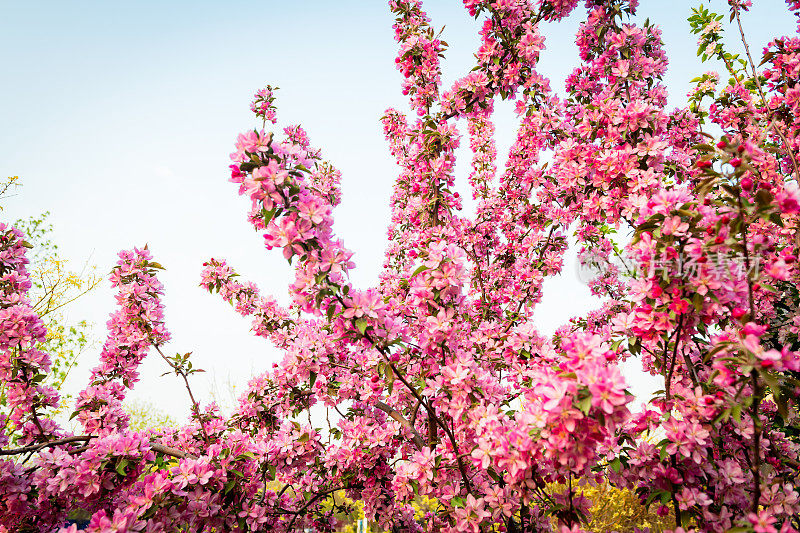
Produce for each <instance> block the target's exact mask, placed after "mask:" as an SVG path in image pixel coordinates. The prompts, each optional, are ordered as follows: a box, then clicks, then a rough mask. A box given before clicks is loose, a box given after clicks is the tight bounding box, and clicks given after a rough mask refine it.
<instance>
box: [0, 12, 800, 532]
mask: <svg viewBox="0 0 800 533" xmlns="http://www.w3.org/2000/svg"><path fill="white" fill-rule="evenodd" d="M787 3H788V8H789V10H790V11H791V12H792V13H794V14H795V15H797V14H798V13H800V2H798V1H797V0H788V2H787ZM577 4H578V1H577V0H536V1H534V0H494V1H491V0H464V5H465V7H466V9H467V10H468V11H469V13H470V15H472V16H473V17H475V19H476V20H478V21H479V23H480V38H481V44H480V48H479V49H478V50H477V52H476V54H475V58H476V65H475V68H474V69H473V70H472V71H471V72H469V73H468V74H467V75H466V76H464V77H463V78H461V79H459V80H458V81H457V82H456V83H455V84H454V85H453V86H452V87H451V88H449V89H445V88H443V87H442V86H441V68H440V59H441V58H442V57H444V52H445V50H446V48H447V44H446V43H445V42H444V41H442V40H441V39H440V38H439V34H438V33H437V32H436V31H435V30H434V28H433V27H432V26H431V22H430V20H429V19H428V17H427V15H426V14H425V12H424V11H423V7H422V4H421V1H420V0H392V1H390V2H389V7H390V9H391V11H392V12H393V13H394V15H395V17H396V21H395V24H394V35H395V39H396V40H397V42H398V44H399V52H398V55H397V59H396V66H397V68H398V69H399V70H400V72H401V73H402V75H403V77H404V82H403V87H402V92H403V94H404V95H406V96H408V97H409V99H410V107H411V110H412V112H413V113H412V114H413V115H416V116H406V115H404V114H403V113H401V112H399V111H397V110H394V109H389V110H388V111H387V112H386V114H385V116H384V117H383V119H382V121H383V126H384V131H385V133H386V138H387V141H388V145H389V150H390V152H391V154H392V156H393V157H394V158H395V160H396V162H397V164H398V166H399V168H400V175H399V177H398V178H397V181H396V185H395V189H394V194H393V196H392V198H391V209H392V215H391V216H392V218H391V225H390V228H389V234H388V246H387V248H386V260H385V264H384V269H383V272H382V275H381V277H380V282H379V284H378V286H376V287H373V288H369V289H366V290H364V289H359V288H357V287H354V286H353V285H352V284H351V283H350V282H349V281H348V280H349V278H348V273H349V271H350V270H351V269H352V268H353V267H354V263H353V254H352V252H351V251H350V250H348V249H347V248H346V247H345V244H344V243H343V242H342V241H341V240H340V239H339V238H338V237H337V236H336V234H335V231H334V226H333V218H332V210H333V208H334V207H335V206H336V205H337V204H338V203H339V201H340V189H339V182H340V173H339V171H338V170H336V168H335V167H334V166H333V165H332V164H331V163H329V162H326V161H325V160H323V159H322V154H321V152H320V150H318V149H316V148H313V147H312V145H311V143H310V141H309V138H308V135H307V133H306V132H305V131H304V130H303V129H302V128H301V127H300V126H289V127H286V128H284V129H283V132H282V134H274V133H270V132H268V131H266V126H267V123H270V124H274V123H275V121H276V117H275V105H274V93H273V89H272V88H270V87H267V88H266V89H264V90H262V91H259V92H258V93H257V94H256V98H255V101H254V102H253V105H252V109H253V111H254V113H255V114H256V116H257V117H258V119H259V122H261V124H260V126H262V127H263V128H264V129H261V128H258V129H255V130H252V131H248V132H247V133H244V134H242V135H240V136H239V137H238V139H237V141H236V150H235V152H234V153H233V154H232V159H233V164H232V165H231V171H232V172H231V181H233V182H234V183H236V184H237V185H238V189H239V193H240V194H242V195H245V196H246V197H248V198H249V199H250V200H251V202H252V204H251V205H252V207H251V209H250V212H249V214H248V218H249V221H250V222H251V223H252V224H253V226H254V227H255V228H256V230H258V231H259V232H260V233H262V234H263V236H264V242H265V244H266V247H267V249H269V250H271V249H278V250H280V252H281V253H283V255H284V257H285V258H286V259H287V260H288V261H289V262H290V263H292V265H293V266H294V281H293V282H292V283H291V286H290V294H291V298H292V303H291V305H290V306H289V307H288V308H283V307H281V306H279V305H278V304H277V303H276V301H275V300H274V299H273V298H271V297H269V296H267V295H262V294H261V293H260V292H259V290H258V288H257V287H256V285H255V284H253V283H251V282H246V281H243V280H242V279H241V278H240V277H239V276H238V275H237V274H236V272H235V271H234V269H233V268H232V267H231V266H230V265H228V264H227V263H226V262H224V261H222V260H219V259H212V260H210V261H208V262H207V263H206V265H205V269H204V270H203V273H202V282H201V284H202V286H203V287H204V288H205V289H207V290H208V291H209V292H212V293H218V295H219V296H221V297H222V299H224V300H225V301H227V302H229V303H230V304H232V305H233V306H234V308H235V309H236V311H237V312H238V313H240V314H241V315H243V316H249V317H251V318H252V320H253V333H255V334H256V335H258V336H260V337H264V338H265V339H267V340H269V341H270V342H272V343H273V344H275V345H276V346H277V347H279V348H280V349H281V350H283V352H284V353H285V355H284V358H283V360H282V361H281V362H280V363H278V364H276V365H274V367H273V368H272V369H270V370H268V371H266V372H264V373H263V374H260V375H258V376H256V377H255V378H254V379H253V380H252V381H251V382H250V384H249V387H248V389H247V391H246V393H245V394H243V395H242V397H241V399H240V401H239V404H238V407H237V408H236V409H235V411H234V412H233V413H232V414H231V415H230V416H226V415H223V414H221V413H220V412H219V411H218V410H217V409H215V408H214V406H213V405H212V406H204V405H203V404H202V403H201V402H200V401H199V399H197V398H195V396H194V395H193V394H192V390H191V387H190V381H191V374H192V373H193V372H194V371H196V369H194V368H192V366H191V361H190V358H189V356H188V355H181V354H178V355H175V356H168V355H166V353H165V350H166V344H167V342H168V341H169V338H170V336H169V333H168V330H167V329H166V326H165V325H164V322H163V315H162V304H161V301H160V296H161V294H162V286H161V284H160V283H159V282H158V280H157V278H156V274H157V271H158V270H159V269H160V268H161V266H160V265H159V264H158V263H156V262H154V261H153V260H152V258H151V256H150V252H149V251H148V250H146V249H144V250H140V249H134V250H132V251H127V252H122V253H121V254H120V261H119V264H118V265H117V266H116V267H115V268H114V270H113V271H112V274H111V282H112V284H113V285H114V286H115V287H116V289H117V291H118V295H117V303H118V306H119V307H118V310H117V311H116V312H115V313H114V314H112V315H111V319H110V320H109V323H108V329H109V335H108V340H107V341H106V343H105V345H104V347H103V350H102V353H101V355H100V363H99V364H98V366H97V367H96V368H95V369H94V371H93V372H92V375H91V379H90V382H89V384H88V385H87V386H86V388H85V389H84V390H83V391H82V392H81V393H80V395H79V397H78V399H77V403H76V406H75V411H74V417H75V420H76V421H77V424H78V425H79V426H80V430H78V431H74V432H73V431H67V430H66V429H64V428H62V427H60V426H59V425H58V424H57V423H56V422H55V421H54V420H53V419H52V417H50V416H49V415H48V413H49V412H50V411H51V410H52V408H53V407H54V406H55V405H56V404H57V403H58V395H57V393H56V392H55V391H53V390H52V389H49V388H47V387H45V386H43V385H42V380H43V376H45V375H46V374H47V372H48V370H49V367H50V359H49V357H48V355H47V354H46V353H43V352H42V351H40V350H39V349H37V346H38V344H39V343H40V342H41V341H42V340H43V339H44V336H45V329H44V327H43V326H42V321H41V320H40V318H39V317H38V316H37V315H36V314H35V313H34V312H33V311H32V309H31V307H30V304H29V301H28V299H27V297H26V293H27V291H28V289H29V287H30V278H29V276H28V273H27V271H26V267H25V265H26V262H27V260H26V257H25V252H26V248H25V242H24V241H23V239H22V235H21V233H20V232H19V231H18V230H16V229H14V228H11V227H8V226H5V225H2V226H0V232H1V233H0V239H2V240H1V241H0V250H2V251H1V252H0V269H1V270H0V275H1V276H2V278H0V283H1V285H0V288H1V289H2V290H0V321H1V322H2V334H0V350H2V353H3V356H2V359H0V374H2V378H3V380H4V382H5V383H6V390H7V396H8V402H7V405H8V409H7V412H5V413H3V414H2V421H3V424H2V427H3V428H4V431H3V433H2V435H0V446H2V450H1V451H0V454H1V455H2V456H3V460H2V461H0V494H2V498H1V499H0V524H1V525H0V530H2V531H15V532H26V531H56V530H58V531H60V532H62V533H72V532H75V531H77V530H78V526H77V525H76V524H72V525H65V524H67V523H68V520H69V518H70V517H71V516H76V513H82V514H84V515H86V516H90V517H91V518H90V520H89V524H88V526H86V531H90V532H112V531H118V532H121V531H126V532H127V531H131V532H148V533H150V532H166V531H192V532H195V531H196V532H200V531H202V532H213V531H299V530H302V529H305V528H311V529H313V530H315V531H333V530H335V529H336V528H337V526H338V524H337V523H336V520H335V516H334V515H335V512H336V511H337V510H338V511H341V509H337V507H338V506H340V505H342V504H340V503H337V500H336V498H335V495H336V494H337V493H340V491H344V492H345V494H346V495H347V497H348V498H351V499H352V500H360V501H362V502H363V505H364V512H365V513H366V515H367V517H369V518H370V519H371V520H375V521H377V522H378V524H379V525H380V527H381V528H383V529H385V530H391V531H394V532H400V531H468V532H489V531H506V532H509V533H511V532H514V533H521V532H533V531H552V530H556V531H571V532H576V531H581V530H582V528H583V527H586V524H588V523H589V520H590V516H589V510H590V508H591V504H592V502H590V501H588V500H587V498H585V497H584V496H582V493H581V492H580V491H579V488H580V487H581V486H583V485H587V484H589V485H591V484H595V483H610V484H612V485H613V486H616V487H619V488H624V489H628V490H630V491H633V492H634V493H635V494H636V495H638V496H639V498H640V499H641V502H642V503H643V504H644V505H646V506H652V507H653V508H654V509H655V510H656V512H657V513H659V514H661V515H671V516H674V522H675V526H674V527H675V531H684V530H691V529H696V530H700V531H726V530H735V531H756V532H759V533H771V532H776V531H781V532H791V531H796V530H797V529H798V528H800V522H799V521H798V515H800V497H799V496H798V475H797V473H798V467H800V462H799V461H798V452H800V423H799V422H798V404H797V402H798V395H800V383H799V382H798V377H800V359H798V355H797V350H798V349H800V340H798V332H800V315H798V305H800V293H799V292H798V288H797V282H798V280H799V276H798V270H797V254H798V246H799V245H800V237H798V236H799V235H800V233H798V215H799V214H800V191H799V190H798V178H800V169H798V161H797V158H798V149H800V114H799V113H798V107H799V106H800V84H798V77H799V76H800V73H799V72H798V70H799V69H800V38H798V37H797V36H790V37H782V38H778V39H775V40H774V41H773V42H772V43H770V44H769V45H768V47H767V48H766V50H765V53H764V55H763V58H762V59H763V60H762V61H761V62H760V64H759V63H757V62H756V59H755V58H754V57H753V56H752V54H751V52H750V49H749V47H748V46H747V42H746V40H745V33H744V31H743V30H742V27H743V26H742V24H743V23H742V18H743V17H745V16H746V11H747V9H748V7H749V2H747V1H744V0H730V1H729V2H728V5H727V6H725V5H724V4H722V6H721V7H723V8H724V10H725V11H726V12H727V13H728V14H729V17H728V19H727V20H725V19H723V16H722V15H718V14H716V13H713V12H711V11H709V10H708V9H707V8H704V7H700V8H697V9H695V11H694V13H693V14H692V17H691V19H690V22H691V25H692V30H693V31H694V32H695V33H697V34H698V35H699V39H700V41H699V47H700V55H701V56H702V58H703V60H707V61H715V62H717V63H718V64H719V65H720V67H721V74H720V73H716V72H707V73H705V74H703V75H701V76H700V77H698V78H697V79H696V80H695V83H696V87H695V89H694V90H693V91H692V92H691V94H690V95H689V96H688V101H687V103H686V106H685V107H683V108H679V109H675V110H671V111H670V110H667V109H666V96H667V94H666V89H665V86H664V84H663V83H662V77H663V75H664V73H665V71H666V68H667V58H666V56H665V54H664V51H663V48H662V42H661V37H660V31H659V29H658V27H657V26H654V25H651V24H650V22H649V21H646V22H644V24H641V25H637V24H634V23H633V22H632V18H631V16H632V15H634V14H635V13H636V11H637V9H638V6H637V1H636V0H587V1H586V2H585V16H584V19H583V20H584V22H583V23H582V24H581V25H580V28H579V30H578V34H577V44H578V48H579V51H580V56H579V57H578V58H577V59H576V61H577V66H576V67H575V69H574V71H573V72H572V74H571V75H570V76H569V77H568V79H567V82H566V90H567V95H566V97H565V98H561V97H559V96H557V95H556V94H555V93H554V92H553V91H552V90H551V88H550V84H549V81H548V79H547V78H546V77H545V76H544V75H543V74H542V73H540V72H539V71H538V70H537V61H538V58H539V54H540V52H541V51H542V50H543V49H544V39H543V37H542V35H541V33H540V31H541V28H542V27H544V26H545V25H549V24H558V22H559V21H560V20H561V19H563V18H564V17H566V16H568V15H570V14H571V13H572V12H573V10H575V9H576V8H577ZM581 16H583V15H581ZM726 30H728V31H732V32H733V36H732V38H733V39H737V40H742V42H743V43H744V46H745V50H746V53H745V54H743V55H742V56H741V57H740V56H739V55H736V54H733V53H731V52H729V51H728V50H727V48H726V46H728V45H727V44H726V39H725V36H724V31H726ZM498 99H513V100H514V101H515V102H516V111H517V114H518V118H519V130H518V133H517V137H516V142H514V144H513V146H512V147H511V149H510V153H509V157H508V162H507V164H506V166H505V168H504V169H503V170H502V171H499V172H498V169H497V167H496V164H495V160H496V148H495V144H494V141H493V133H494V126H493V123H492V113H493V106H494V103H495V102H496V101H497V100H498ZM459 119H463V121H462V123H461V124H462V126H463V124H464V123H466V136H467V138H468V142H469V146H470V148H471V150H472V154H473V157H472V163H471V165H472V166H471V168H472V171H471V173H470V174H469V178H468V181H469V186H470V188H471V191H472V196H473V198H474V200H475V204H476V208H475V213H474V215H468V214H466V212H465V211H464V210H462V199H461V198H460V197H459V195H458V194H457V193H455V192H454V191H453V189H454V165H455V157H454V151H455V149H456V148H457V147H458V146H459V143H460V142H461V135H460V133H459V130H458V128H457V125H456V123H457V122H458V120H459ZM545 160H546V161H547V162H545ZM570 234H573V235H574V236H575V238H576V239H577V241H578V246H579V248H580V254H581V255H582V256H583V257H585V258H587V260H588V259H591V258H597V257H613V256H619V257H621V258H623V259H624V260H625V261H624V262H622V263H620V262H616V263H615V262H611V261H609V262H608V263H607V264H606V265H605V268H603V269H602V270H601V271H600V272H599V274H598V275H597V276H596V277H594V278H593V279H592V280H591V282H590V288H591V290H592V292H593V294H595V295H596V296H598V297H600V298H602V301H603V303H602V305H601V306H600V307H599V308H598V309H597V310H595V311H593V312H591V313H589V314H588V315H586V316H582V317H577V318H575V319H573V320H571V321H570V322H569V324H567V325H566V326H564V327H562V328H560V329H559V330H558V331H557V332H556V333H555V334H554V335H552V336H549V335H544V334H542V333H540V332H539V331H538V330H537V328H536V324H535V323H534V321H533V318H532V317H533V310H534V308H535V306H536V304H537V303H538V302H539V301H540V300H541V298H542V287H543V282H544V281H545V280H546V279H547V278H548V277H551V276H555V275H557V274H559V273H560V272H561V270H562V267H563V257H564V253H565V251H566V249H567V237H568V235H570ZM621 265H622V266H621ZM151 351H152V352H155V353H157V354H159V355H160V356H161V357H163V358H164V360H165V361H166V363H167V364H168V365H169V367H170V368H171V370H172V371H173V372H174V373H175V374H176V376H177V377H178V378H179V379H180V380H181V381H182V382H183V383H184V384H185V385H186V388H187V390H188V395H189V400H190V402H191V409H192V417H191V419H190V421H189V422H188V423H187V424H186V425H184V426H182V427H174V428H160V429H154V430H147V431H143V432H137V431H133V430H131V429H130V428H129V426H128V424H129V421H128V417H127V415H126V414H125V412H124V411H123V409H122V407H121V404H122V401H123V399H124V397H125V395H126V393H127V391H128V390H129V389H130V388H131V387H133V386H134V384H135V383H136V381H137V379H138V374H137V367H138V365H139V364H140V363H141V361H142V359H143V358H144V357H145V356H146V355H147V354H148V353H149V352H151ZM629 358H636V359H637V360H638V361H640V362H641V365H642V368H643V370H644V371H645V372H649V373H651V374H653V375H655V376H660V377H661V378H662V379H663V383H664V386H663V390H662V391H659V392H658V393H656V394H655V396H654V397H653V398H651V399H650V401H649V402H648V403H647V404H646V405H645V406H644V407H643V408H641V409H634V408H633V406H632V400H633V397H632V395H631V394H630V393H629V392H628V391H627V390H626V383H625V380H624V379H623V376H622V375H621V373H620V370H619V364H620V363H621V362H622V361H625V360H626V359H629ZM312 408H317V409H321V410H324V411H328V412H329V413H330V414H331V415H332V416H331V417H328V420H331V418H333V422H328V427H327V428H315V427H312V425H311V423H310V421H311V418H310V416H308V411H309V410H310V409H312ZM423 497H424V498H427V499H431V498H432V499H433V500H432V501H435V502H436V503H435V505H434V506H432V507H431V510H430V511H429V512H428V513H427V514H426V516H425V517H424V519H423V520H415V518H414V513H413V507H412V505H411V504H412V502H414V501H415V498H423Z"/></svg>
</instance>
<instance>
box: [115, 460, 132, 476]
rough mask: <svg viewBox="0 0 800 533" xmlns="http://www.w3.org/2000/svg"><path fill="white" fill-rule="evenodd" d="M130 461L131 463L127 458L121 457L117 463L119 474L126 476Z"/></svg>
mask: <svg viewBox="0 0 800 533" xmlns="http://www.w3.org/2000/svg"><path fill="white" fill-rule="evenodd" d="M128 463H129V461H128V460H127V459H120V461H119V463H117V467H116V470H117V474H119V475H120V476H124V475H125V467H127V466H128Z"/></svg>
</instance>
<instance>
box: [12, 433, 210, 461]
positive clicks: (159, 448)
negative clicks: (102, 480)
mask: <svg viewBox="0 0 800 533" xmlns="http://www.w3.org/2000/svg"><path fill="white" fill-rule="evenodd" d="M96 438H97V436H96V435H76V436H73V437H65V438H63V439H56V440H51V441H48V442H43V443H42V444H31V445H30V446H23V447H20V448H9V449H8V450H0V455H20V454H23V453H28V452H38V451H39V450H42V449H44V448H52V447H53V446H63V445H64V444H71V443H73V442H88V441H90V440H92V439H96ZM86 449H87V446H81V447H80V448H76V449H75V450H72V451H85V450H86ZM150 449H151V450H153V451H154V452H156V453H163V454H164V455H169V456H172V457H175V458H177V459H185V458H189V459H197V457H196V456H194V455H192V454H190V453H187V452H184V451H182V450H178V449H177V448H172V447H171V446H165V445H163V444H159V443H157V442H152V443H150Z"/></svg>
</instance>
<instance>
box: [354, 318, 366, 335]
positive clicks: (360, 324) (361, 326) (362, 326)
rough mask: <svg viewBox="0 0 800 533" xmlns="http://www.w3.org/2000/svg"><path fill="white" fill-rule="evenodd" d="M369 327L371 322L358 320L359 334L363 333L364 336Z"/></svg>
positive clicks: (364, 319)
mask: <svg viewBox="0 0 800 533" xmlns="http://www.w3.org/2000/svg"><path fill="white" fill-rule="evenodd" d="M368 326H369V321H368V320H367V319H366V318H359V319H358V320H356V328H357V329H358V332H359V333H361V334H362V335H363V334H364V332H365V331H367V327H368Z"/></svg>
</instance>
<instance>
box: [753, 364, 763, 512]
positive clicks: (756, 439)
mask: <svg viewBox="0 0 800 533" xmlns="http://www.w3.org/2000/svg"><path fill="white" fill-rule="evenodd" d="M750 381H751V383H752V385H753V397H754V398H755V399H754V401H753V411H752V414H751V417H752V419H753V506H752V510H753V512H754V513H756V514H758V504H759V502H760V501H761V419H760V418H759V416H758V408H759V405H760V403H761V393H762V389H761V385H760V384H759V382H758V374H757V373H756V371H755V370H753V371H751V372H750Z"/></svg>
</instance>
